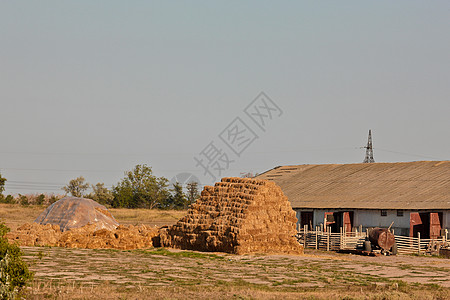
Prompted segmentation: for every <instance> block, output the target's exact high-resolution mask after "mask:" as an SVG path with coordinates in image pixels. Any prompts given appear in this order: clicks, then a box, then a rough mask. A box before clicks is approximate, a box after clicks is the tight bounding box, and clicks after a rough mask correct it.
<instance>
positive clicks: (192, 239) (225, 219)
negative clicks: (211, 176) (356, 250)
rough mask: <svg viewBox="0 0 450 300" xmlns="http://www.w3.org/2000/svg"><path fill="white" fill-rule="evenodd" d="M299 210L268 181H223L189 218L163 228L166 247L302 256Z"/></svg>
mask: <svg viewBox="0 0 450 300" xmlns="http://www.w3.org/2000/svg"><path fill="white" fill-rule="evenodd" d="M296 222H297V218H296V217H295V212H294V211H293V210H292V208H291V205H290V203H289V201H288V199H287V197H286V196H284V194H283V192H282V191H281V188H280V187H279V186H277V185H276V184H275V183H273V182H271V181H266V180H256V179H248V178H223V179H222V181H221V182H218V183H216V184H215V186H214V187H211V186H206V187H205V188H204V190H203V191H202V193H201V197H200V198H199V199H198V200H197V201H196V202H195V203H194V204H192V205H191V207H190V209H189V210H188V214H187V215H186V216H185V217H183V218H182V219H181V220H179V221H178V222H177V223H176V224H175V225H173V226H171V227H168V228H162V229H161V230H160V242H161V246H163V247H173V248H179V249H189V250H198V251H214V252H228V253H235V254H245V253H286V254H302V253H303V247H302V246H301V245H300V244H299V243H298V242H297V240H296V238H295V234H296Z"/></svg>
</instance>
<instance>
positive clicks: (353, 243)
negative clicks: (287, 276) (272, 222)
mask: <svg viewBox="0 0 450 300" xmlns="http://www.w3.org/2000/svg"><path fill="white" fill-rule="evenodd" d="M317 229H319V228H317ZM367 236H368V231H366V232H361V231H359V232H358V231H356V232H345V231H344V230H343V228H341V230H340V232H339V233H332V232H330V229H328V231H323V230H314V231H308V230H307V229H306V228H305V229H303V230H300V231H299V232H298V233H297V240H298V241H299V243H300V244H302V245H303V246H304V247H305V248H309V249H318V250H324V251H337V250H351V249H362V248H363V246H364V241H365V240H366V237H367ZM394 237H395V242H396V244H397V249H398V253H399V254H413V253H418V254H426V253H433V250H434V249H435V248H438V247H439V246H440V245H441V244H445V243H448V242H449V239H448V230H446V231H445V234H444V235H443V236H442V237H439V238H437V239H421V238H420V234H419V237H417V238H412V237H407V236H401V235H394Z"/></svg>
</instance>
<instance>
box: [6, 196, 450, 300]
mask: <svg viewBox="0 0 450 300" xmlns="http://www.w3.org/2000/svg"><path fill="white" fill-rule="evenodd" d="M43 210H44V207H32V206H31V207H25V208H24V207H20V206H18V205H13V206H10V205H0V221H4V222H5V223H6V224H7V225H8V226H10V227H12V228H14V226H16V225H17V226H18V225H21V224H23V223H25V222H30V221H33V220H34V218H36V217H37V215H38V214H39V213H40V212H41V211H43ZM112 213H113V215H115V216H116V218H117V219H118V220H119V222H121V223H122V224H147V225H169V224H173V223H174V222H175V221H176V220H177V218H178V216H179V214H181V215H183V214H184V213H185V212H179V211H157V210H155V211H146V210H117V211H112ZM180 217H181V216H180ZM22 249H23V251H24V253H25V257H24V258H25V260H26V261H27V262H28V263H29V265H30V268H31V269H32V270H33V271H34V272H35V279H34V281H33V282H31V283H30V285H29V286H28V287H27V290H26V298H27V299H49V298H50V299H186V298H192V299H380V300H381V299H450V260H448V259H443V258H433V257H424V256H420V257H419V256H381V257H365V256H356V255H351V254H337V253H334V252H323V251H315V250H306V254H305V255H304V256H287V255H263V254H261V255H242V256H238V255H230V254H224V253H200V252H193V251H180V250H173V249H163V248H159V249H158V248H157V249H148V250H131V251H119V250H88V249H66V248H57V247H53V248H50V247H23V248H22Z"/></svg>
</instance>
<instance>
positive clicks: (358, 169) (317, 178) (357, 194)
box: [258, 161, 450, 209]
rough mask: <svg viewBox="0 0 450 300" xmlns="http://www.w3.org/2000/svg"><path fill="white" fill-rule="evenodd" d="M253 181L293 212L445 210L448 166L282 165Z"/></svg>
mask: <svg viewBox="0 0 450 300" xmlns="http://www.w3.org/2000/svg"><path fill="white" fill-rule="evenodd" d="M258 178H259V179H267V180H272V181H274V182H275V183H277V184H278V185H279V186H280V187H281V188H282V190H283V192H284V194H285V195H286V196H287V197H288V198H289V201H290V202H291V205H292V207H294V208H361V209H450V161H418V162H402V163H365V164H364V163H361V164H331V165H298V166H281V167H276V168H274V169H272V170H269V171H267V172H265V173H263V174H261V175H259V176H258Z"/></svg>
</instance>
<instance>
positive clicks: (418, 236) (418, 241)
mask: <svg viewBox="0 0 450 300" xmlns="http://www.w3.org/2000/svg"><path fill="white" fill-rule="evenodd" d="M417 238H418V240H417V245H418V246H417V247H418V248H419V255H420V232H418V233H417Z"/></svg>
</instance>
